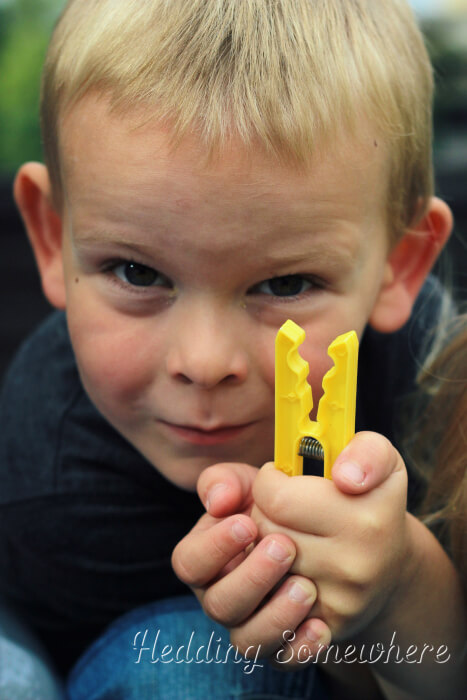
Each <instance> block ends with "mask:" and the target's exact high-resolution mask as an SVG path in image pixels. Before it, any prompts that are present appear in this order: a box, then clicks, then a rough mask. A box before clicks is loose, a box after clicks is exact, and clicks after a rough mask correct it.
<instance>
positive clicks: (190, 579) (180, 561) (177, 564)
mask: <svg viewBox="0 0 467 700" xmlns="http://www.w3.org/2000/svg"><path fill="white" fill-rule="evenodd" d="M171 563H172V568H173V570H174V572H175V574H176V575H177V577H178V578H179V579H180V580H181V581H183V583H186V584H187V585H188V586H201V585H202V584H203V583H204V581H203V579H202V577H201V576H200V575H199V573H198V572H196V571H195V569H194V568H193V562H192V559H191V557H190V556H189V554H188V556H187V553H185V548H184V546H183V541H182V542H180V543H179V544H178V545H177V546H176V547H175V549H174V551H173V552H172V559H171Z"/></svg>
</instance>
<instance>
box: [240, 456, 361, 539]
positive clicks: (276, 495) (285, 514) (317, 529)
mask: <svg viewBox="0 0 467 700" xmlns="http://www.w3.org/2000/svg"><path fill="white" fill-rule="evenodd" d="M253 498H254V502H255V506H256V508H254V510H253V511H252V516H253V513H256V515H254V517H255V520H256V519H257V515H258V509H259V511H261V514H262V516H264V517H265V518H266V519H267V520H268V521H269V522H266V521H265V520H264V517H262V518H261V524H260V527H259V531H260V535H261V536H264V535H266V534H267V533H268V532H274V531H275V528H277V526H282V527H284V528H287V529H288V530H295V531H304V532H309V533H313V534H315V535H317V536H324V535H329V530H330V527H331V526H332V525H333V521H334V519H333V518H330V504H334V505H333V506H332V507H333V508H334V510H335V511H337V515H339V508H340V501H342V500H345V499H346V498H348V496H344V494H342V493H340V492H339V491H338V490H337V489H336V487H335V486H334V484H333V483H332V481H330V480H329V479H323V478H322V477H319V476H293V477H290V476H287V475H286V474H284V473H283V472H282V471H280V470H279V469H276V468H275V467H274V465H273V464H272V463H268V464H265V465H264V466H263V467H262V468H261V469H260V470H259V472H258V476H257V477H256V479H255V481H254V484H253ZM336 501H337V505H336ZM278 529H280V528H278Z"/></svg>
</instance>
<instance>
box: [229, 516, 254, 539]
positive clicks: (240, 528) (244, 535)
mask: <svg viewBox="0 0 467 700" xmlns="http://www.w3.org/2000/svg"><path fill="white" fill-rule="evenodd" d="M232 534H233V536H234V537H235V539H236V540H238V541H239V542H249V541H250V540H251V539H252V538H253V534H252V533H251V532H250V530H249V529H248V528H247V527H246V525H245V524H244V523H242V521H241V520H236V521H235V522H234V523H233V525H232Z"/></svg>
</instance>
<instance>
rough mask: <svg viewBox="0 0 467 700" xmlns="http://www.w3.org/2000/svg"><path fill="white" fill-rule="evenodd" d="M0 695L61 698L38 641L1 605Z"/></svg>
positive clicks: (11, 699)
mask: <svg viewBox="0 0 467 700" xmlns="http://www.w3.org/2000/svg"><path fill="white" fill-rule="evenodd" d="M0 698H1V699H2V700H63V698H64V690H63V687H62V683H61V681H60V680H59V679H58V676H57V675H56V674H55V672H54V671H53V670H52V666H51V663H50V661H49V659H48V658H47V656H46V654H45V652H44V651H43V649H42V648H41V646H40V644H39V642H37V640H36V639H35V638H34V636H33V635H32V634H31V633H30V632H29V630H28V629H27V628H26V627H25V626H24V625H23V623H22V622H21V621H20V620H19V619H18V618H17V617H16V616H15V615H14V614H12V613H11V612H10V611H8V610H7V608H6V607H4V606H2V605H0Z"/></svg>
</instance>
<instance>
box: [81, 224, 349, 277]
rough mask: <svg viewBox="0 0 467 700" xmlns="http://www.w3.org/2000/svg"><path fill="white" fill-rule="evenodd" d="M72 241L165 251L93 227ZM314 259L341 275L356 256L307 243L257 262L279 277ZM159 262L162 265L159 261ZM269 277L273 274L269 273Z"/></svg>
mask: <svg viewBox="0 0 467 700" xmlns="http://www.w3.org/2000/svg"><path fill="white" fill-rule="evenodd" d="M73 239H74V241H75V245H76V247H77V248H86V247H88V246H89V247H93V246H98V245H112V246H116V247H118V248H121V249H124V250H127V251H128V252H129V253H136V254H143V255H147V256H154V253H155V252H156V253H157V256H158V257H159V256H162V257H164V253H165V252H166V251H165V248H164V247H163V248H162V249H159V250H157V251H155V248H154V245H153V244H151V243H146V242H144V241H143V240H141V241H138V242H134V241H132V240H128V238H127V237H125V235H121V234H119V233H117V232H111V231H109V229H106V228H102V229H101V228H97V227H96V226H95V225H94V226H93V227H92V229H91V228H90V229H86V230H84V231H83V232H82V233H78V234H76V231H75V230H73ZM313 259H316V260H317V261H319V264H320V265H323V264H324V265H325V266H326V269H327V270H328V271H329V272H331V273H332V271H333V270H336V271H345V270H346V269H348V268H350V267H352V266H353V265H355V262H356V259H357V255H356V254H355V253H354V252H353V251H352V250H351V249H349V248H342V247H341V248H339V249H338V250H336V249H335V248H333V247H332V246H331V245H326V244H325V243H324V242H322V241H320V242H316V241H314V242H311V241H310V248H309V249H305V250H302V251H296V250H293V248H292V249H291V250H289V251H288V252H287V251H286V252H284V251H278V252H277V254H275V253H274V251H270V250H265V251H263V255H262V258H261V264H262V265H263V266H264V267H265V268H268V269H270V270H271V271H273V270H277V271H278V273H279V274H280V269H279V268H281V269H287V268H292V269H295V268H296V269H297V270H298V268H299V267H300V266H308V265H310V263H311V262H312V261H313ZM161 262H163V261H162V260H161ZM272 274H273V275H274V274H275V273H272Z"/></svg>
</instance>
